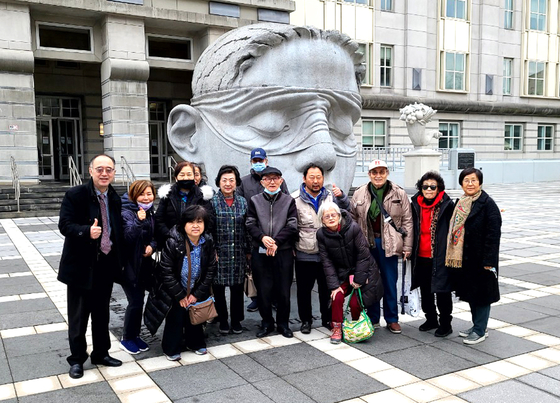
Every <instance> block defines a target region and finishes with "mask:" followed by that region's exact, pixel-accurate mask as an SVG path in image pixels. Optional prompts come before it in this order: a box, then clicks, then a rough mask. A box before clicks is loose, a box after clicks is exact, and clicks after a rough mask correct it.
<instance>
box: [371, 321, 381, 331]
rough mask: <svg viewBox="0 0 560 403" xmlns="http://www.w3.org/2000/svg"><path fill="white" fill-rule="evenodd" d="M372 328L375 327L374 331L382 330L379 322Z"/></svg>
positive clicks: (373, 324)
mask: <svg viewBox="0 0 560 403" xmlns="http://www.w3.org/2000/svg"><path fill="white" fill-rule="evenodd" d="M372 326H373V328H374V329H381V325H380V324H379V322H377V323H372Z"/></svg>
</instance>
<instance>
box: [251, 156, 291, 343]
mask: <svg viewBox="0 0 560 403" xmlns="http://www.w3.org/2000/svg"><path fill="white" fill-rule="evenodd" d="M282 182H283V180H282V172H280V170H279V169H276V168H273V167H266V168H265V169H264V170H263V171H262V183H263V186H264V192H263V193H261V194H258V195H255V196H253V197H252V198H251V200H250V201H249V207H248V210H247V221H246V225H247V231H248V232H249V234H250V235H251V238H252V240H253V251H252V253H251V260H252V264H251V265H252V268H253V277H254V279H255V285H256V286H257V293H258V301H259V302H258V303H259V312H260V314H261V318H262V329H261V330H260V331H259V332H258V333H257V337H265V336H267V335H268V334H269V333H271V332H272V331H273V330H274V319H273V317H272V299H273V296H276V297H277V310H276V323H277V325H278V333H280V334H282V335H283V336H284V337H292V336H293V334H292V331H291V330H290V328H289V327H288V320H289V319H290V288H291V285H292V280H293V277H294V255H293V251H292V248H293V246H294V242H295V240H296V238H297V209H296V203H295V201H294V199H293V198H292V197H291V196H290V195H287V194H285V193H282V192H281V191H280V185H281V184H282Z"/></svg>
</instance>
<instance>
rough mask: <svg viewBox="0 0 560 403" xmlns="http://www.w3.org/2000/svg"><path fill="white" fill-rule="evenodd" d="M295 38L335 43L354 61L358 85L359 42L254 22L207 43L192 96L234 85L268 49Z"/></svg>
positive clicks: (361, 70)
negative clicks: (211, 42)
mask: <svg viewBox="0 0 560 403" xmlns="http://www.w3.org/2000/svg"><path fill="white" fill-rule="evenodd" d="M296 39H310V40H324V41H330V42H333V43H335V44H338V45H339V46H340V47H341V48H342V49H344V50H345V51H346V52H347V53H348V56H349V57H350V58H351V60H352V62H353V63H354V70H355V75H356V83H357V84H358V87H360V85H361V83H362V77H363V76H364V74H365V66H364V63H363V62H362V60H363V54H362V53H360V52H358V49H359V47H358V44H357V43H356V42H354V41H353V40H352V39H351V38H350V37H349V36H347V35H345V34H342V33H340V32H338V31H325V30H322V29H318V28H314V27H301V26H293V25H285V24H274V23H264V24H254V25H247V26H245V27H241V28H237V29H235V30H233V31H230V32H228V33H226V34H225V35H223V36H221V37H220V38H219V39H218V40H217V41H216V42H214V43H213V44H211V45H210V46H208V47H207V48H206V49H205V50H204V52H202V55H201V56H200V58H199V59H198V62H197V63H196V66H195V69H194V73H193V80H192V89H193V95H194V96H196V95H201V94H204V93H207V92H212V91H220V90H227V89H230V88H234V87H236V86H237V83H238V82H239V81H240V80H241V79H242V77H243V74H244V73H245V71H247V70H249V69H250V68H251V67H252V66H253V64H254V63H255V61H256V60H257V59H258V58H259V57H260V56H262V55H264V54H265V53H266V52H267V51H268V50H270V49H272V48H274V47H278V46H280V45H281V44H282V43H283V42H286V41H291V40H296Z"/></svg>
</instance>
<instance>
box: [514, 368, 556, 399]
mask: <svg viewBox="0 0 560 403" xmlns="http://www.w3.org/2000/svg"><path fill="white" fill-rule="evenodd" d="M517 380H518V381H519V382H523V383H526V384H527V385H529V386H532V387H534V388H538V389H540V390H542V391H544V392H548V393H551V394H553V395H555V396H557V397H560V381H559V380H557V379H553V378H550V377H548V376H546V375H542V374H539V373H532V374H529V375H525V376H522V377H519V378H517Z"/></svg>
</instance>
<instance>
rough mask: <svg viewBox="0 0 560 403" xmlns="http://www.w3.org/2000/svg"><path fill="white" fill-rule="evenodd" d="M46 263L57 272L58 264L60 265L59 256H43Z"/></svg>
mask: <svg viewBox="0 0 560 403" xmlns="http://www.w3.org/2000/svg"><path fill="white" fill-rule="evenodd" d="M45 260H46V261H47V263H48V264H49V265H50V266H51V267H52V268H53V269H54V270H55V271H57V272H58V266H60V256H45Z"/></svg>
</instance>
